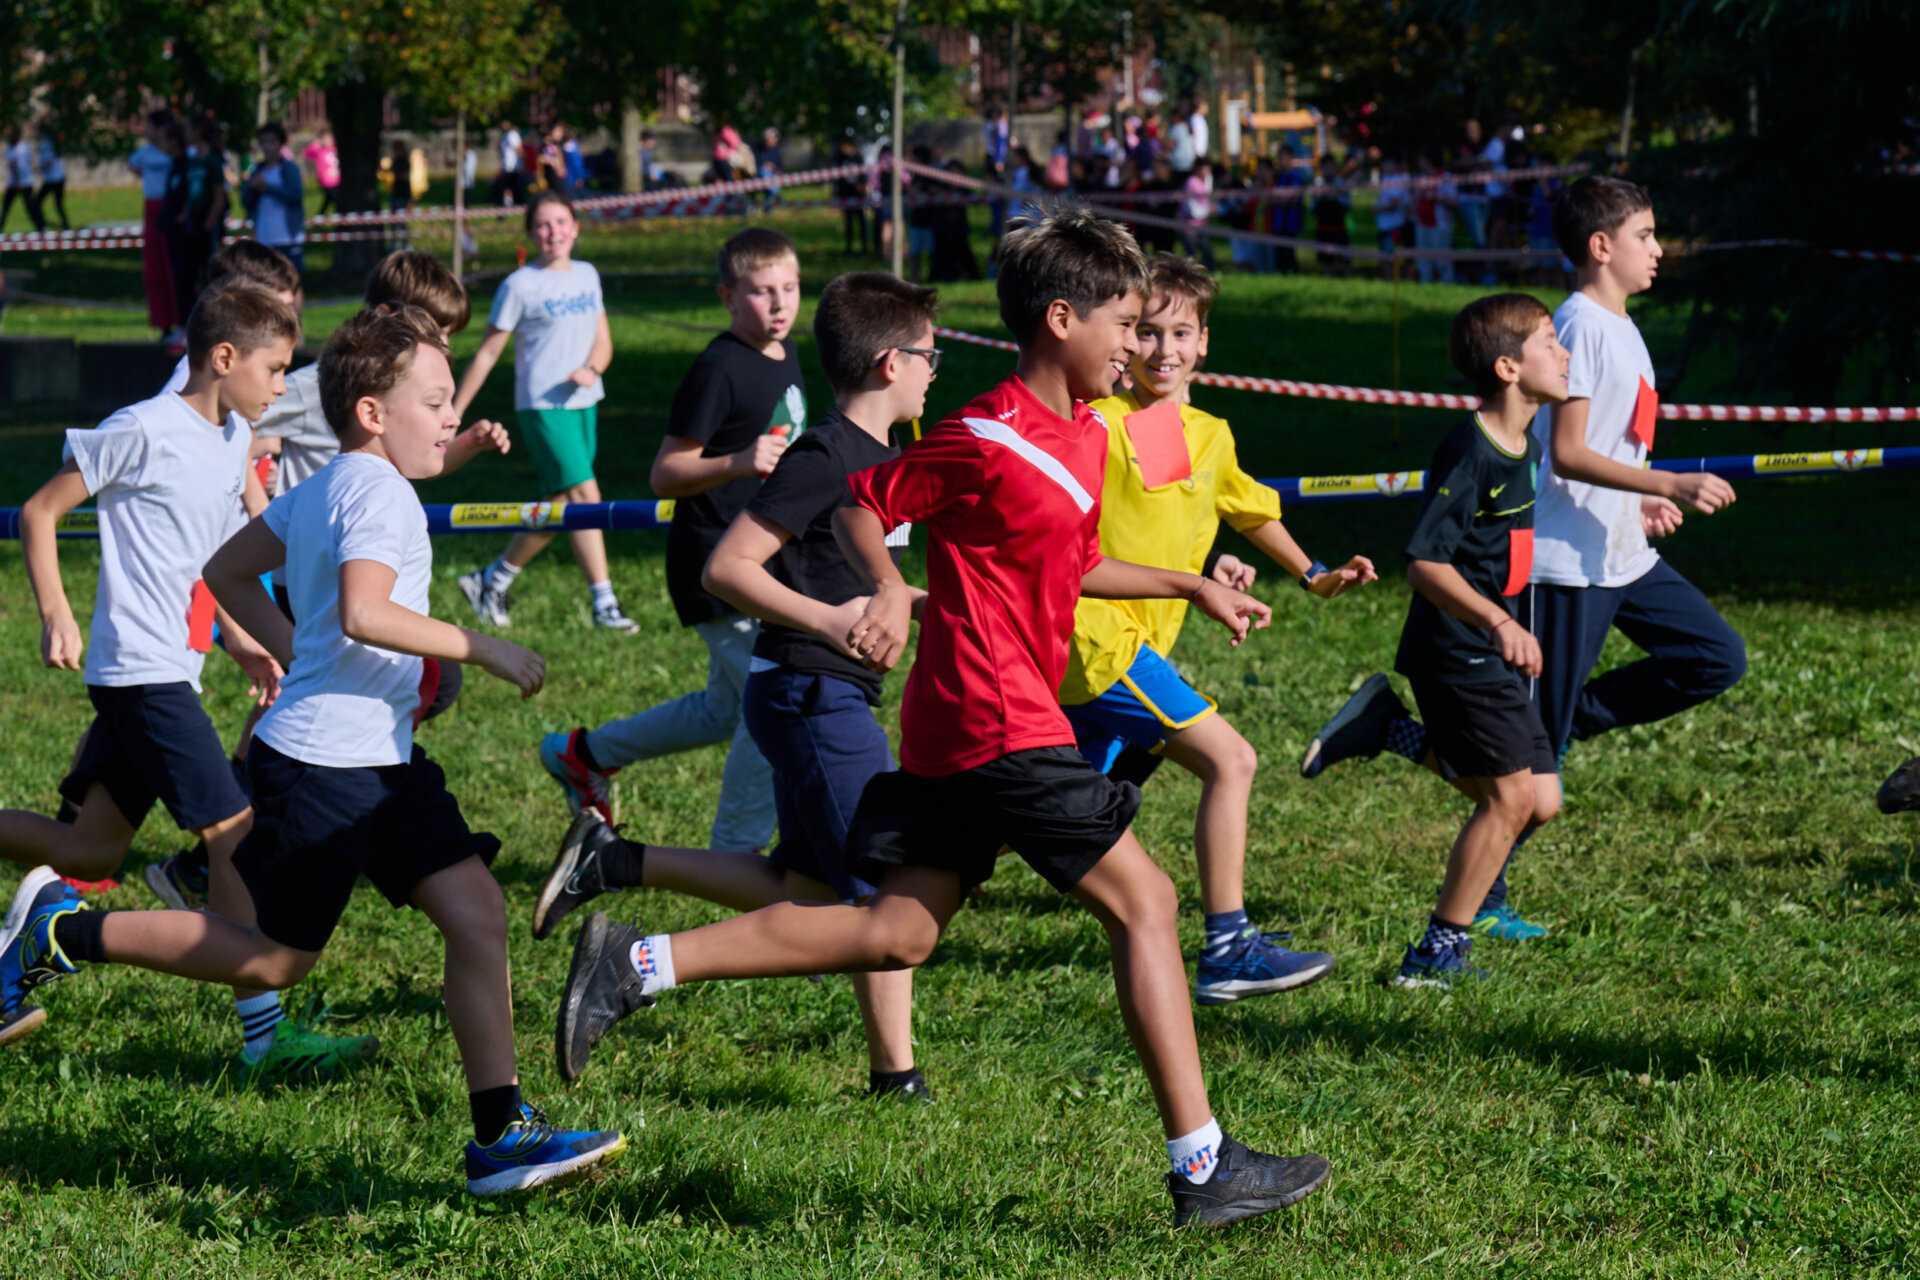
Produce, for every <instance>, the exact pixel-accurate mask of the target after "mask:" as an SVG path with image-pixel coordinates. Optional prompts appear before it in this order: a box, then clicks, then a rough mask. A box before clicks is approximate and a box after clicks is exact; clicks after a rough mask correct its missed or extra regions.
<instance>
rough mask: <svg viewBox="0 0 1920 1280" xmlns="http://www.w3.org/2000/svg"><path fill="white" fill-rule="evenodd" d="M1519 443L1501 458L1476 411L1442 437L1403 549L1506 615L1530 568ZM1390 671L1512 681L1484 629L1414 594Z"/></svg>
mask: <svg viewBox="0 0 1920 1280" xmlns="http://www.w3.org/2000/svg"><path fill="white" fill-rule="evenodd" d="M1526 442H1527V444H1526V449H1525V451H1524V452H1522V453H1517V454H1515V453H1509V452H1507V451H1506V450H1505V449H1503V448H1502V447H1501V446H1500V445H1499V444H1497V443H1495V442H1494V440H1493V438H1492V437H1490V436H1489V435H1488V434H1487V432H1486V429H1485V428H1484V427H1482V426H1481V425H1480V419H1479V415H1478V414H1471V415H1469V416H1468V417H1467V419H1466V421H1464V422H1462V423H1461V424H1460V425H1459V426H1457V427H1455V428H1454V429H1453V430H1452V431H1450V432H1448V433H1447V437H1446V439H1444V440H1442V441H1441V442H1440V447H1439V448H1438V449H1436V450H1434V454H1433V461H1432V463H1431V464H1429V466H1428V468H1427V478H1426V490H1425V492H1426V498H1425V501H1424V503H1423V505H1422V507H1421V509H1420V523H1419V524H1418V525H1416V526H1415V527H1414V530H1413V537H1412V539H1411V540H1409V541H1408V543H1407V559H1409V560H1431V561H1438V562H1439V563H1441V564H1451V565H1452V566H1453V567H1454V568H1455V569H1458V570H1459V571H1460V576H1461V577H1463V578H1465V579H1466V580H1467V585H1468V586H1470V587H1472V588H1473V589H1474V590H1475V591H1477V592H1479V593H1480V594H1481V595H1483V596H1485V597H1486V598H1487V599H1489V600H1491V601H1493V602H1494V603H1495V604H1498V605H1499V606H1500V607H1501V608H1503V609H1505V610H1506V611H1507V614H1508V616H1509V617H1517V616H1518V612H1517V611H1518V608H1519V602H1520V597H1521V594H1522V593H1523V592H1524V591H1526V589H1527V577H1528V575H1529V574H1530V573H1531V572H1532V571H1533V503H1534V481H1535V479H1536V478H1537V477H1538V475H1539V473H1540V442H1539V440H1538V439H1536V438H1535V437H1534V435H1533V433H1532V432H1531V431H1529V432H1528V433H1527V434H1526ZM1394 669H1395V670H1397V671H1399V672H1400V674H1401V675H1404V676H1409V677H1413V676H1418V677H1423V678H1426V679H1431V680H1438V681H1441V682H1442V683H1445V684H1493V683H1496V682H1498V681H1502V680H1512V679H1515V678H1516V674H1515V672H1514V670H1513V668H1512V667H1509V666H1508V665H1507V664H1506V663H1505V662H1504V661H1502V660H1501V658H1500V646H1499V644H1498V643H1497V642H1496V641H1495V640H1494V638H1493V636H1492V634H1491V633H1490V632H1488V631H1487V630H1486V628H1484V627H1480V626H1476V625H1474V624H1473V623H1469V622H1462V621H1460V620H1459V619H1458V618H1455V617H1453V616H1452V615H1451V614H1449V613H1447V612H1445V611H1444V610H1442V609H1440V608H1438V607H1437V606H1436V605H1434V603H1433V602H1432V601H1430V600H1428V599H1427V598H1426V597H1425V596H1422V595H1415V596H1414V598H1413V604H1412V605H1411V606H1409V608H1408V609H1407V625H1406V627H1405V628H1404V629H1403V630H1402V631H1401V633H1400V653H1399V656H1398V657H1397V658H1395V659H1394Z"/></svg>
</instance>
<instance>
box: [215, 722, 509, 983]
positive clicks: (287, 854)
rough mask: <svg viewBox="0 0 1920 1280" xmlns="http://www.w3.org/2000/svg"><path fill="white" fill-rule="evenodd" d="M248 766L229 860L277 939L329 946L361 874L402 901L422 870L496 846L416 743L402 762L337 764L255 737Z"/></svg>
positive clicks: (310, 947) (307, 947)
mask: <svg viewBox="0 0 1920 1280" xmlns="http://www.w3.org/2000/svg"><path fill="white" fill-rule="evenodd" d="M247 768H248V771H249V772H250V773H251V774H252V776H253V796H254V803H253V830H251V831H249V832H248V833H247V838H246V839H245V840H242V841H241V842H240V847H239V848H238V849H236V850H235V851H234V854H233V866H234V870H236V871H238V872H239V873H240V878H241V879H242V880H243V881H245V882H246V886H247V891H248V892H249V893H251V894H252V895H253V909H254V911H255V913H256V914H257V915H258V916H259V919H260V932H262V933H264V934H266V935H267V936H268V937H269V938H272V939H273V940H274V941H275V942H278V943H279V944H281V945H282V946H286V947H293V948H294V949H295V950H298V951H318V950H320V949H321V948H322V947H324V946H326V945H327V939H328V938H330V937H332V936H333V930H334V927H335V926H336V925H338V924H339V923H340V917H341V916H342V915H343V914H344V913H345V912H346V909H347V901H348V899H349V898H351V897H352V896H353V882H354V880H355V879H356V878H358V877H359V876H361V875H365V876H366V877H367V879H369V880H371V881H373V884H374V887H375V888H376V889H378V890H380V892H381V893H382V894H384V895H385V896H386V899H387V901H388V902H391V903H392V904H393V905H394V906H396V907H404V906H407V905H408V900H409V899H410V898H411V897H412V896H413V890H414V887H415V886H416V885H418V884H419V883H420V882H421V881H422V880H425V879H426V878H427V877H428V876H430V875H433V874H434V873H435V872H437V871H444V870H446V869H447V868H448V867H451V866H453V865H455V864H456V863H459V862H464V861H465V860H466V859H468V858H470V857H478V858H481V859H482V860H485V861H488V862H491V861H492V859H493V855H494V854H496V853H498V852H499V851H500V842H499V841H498V840H497V839H495V838H494V837H493V836H492V835H489V834H488V833H486V832H484V831H479V832H476V831H470V830H468V828H467V820H466V819H465V818H463V817H461V816H460V805H459V802H458V801H456V800H455V799H454V798H453V796H452V795H451V794H449V793H448V791H447V775H446V774H444V773H442V772H441V771H440V766H439V765H437V764H435V763H434V762H433V761H431V760H429V759H427V753H426V752H425V751H423V750H421V749H420V745H419V744H418V743H415V744H414V748H413V759H412V760H410V761H408V762H407V763H406V764H391V765H381V766H378V767H370V768H361V769H335V768H328V767H327V766H325V765H317V764H303V763H302V762H300V761H298V760H295V759H293V758H292V757H290V756H287V755H283V754H282V753H281V752H279V751H276V750H274V749H273V748H272V747H271V746H269V745H267V744H266V743H265V742H263V741H261V740H260V739H259V738H255V739H254V740H253V746H252V747H251V748H249V749H248V751H247Z"/></svg>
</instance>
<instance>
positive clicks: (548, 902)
mask: <svg viewBox="0 0 1920 1280" xmlns="http://www.w3.org/2000/svg"><path fill="white" fill-rule="evenodd" d="M588 819H592V820H593V821H594V822H598V821H599V820H600V815H599V814H597V813H595V812H593V810H591V809H582V810H580V811H578V812H577V813H575V814H574V815H573V821H572V822H571V823H569V824H568V825H567V834H565V835H564V836H561V837H560V852H559V854H558V855H557V856H556V857H555V858H554V860H553V869H552V870H551V871H549V872H547V882H546V883H545V884H543V885H541V886H540V897H539V898H538V899H536V900H535V902H534V904H533V936H534V940H535V941H537V942H545V941H546V940H547V939H548V938H550V937H552V936H553V931H554V929H556V928H557V927H559V924H560V922H561V921H562V920H564V919H566V916H565V915H564V914H562V915H557V916H553V917H551V918H550V917H549V916H548V915H547V913H548V912H549V911H551V910H553V903H554V899H556V898H558V897H559V896H560V895H561V894H562V893H563V892H565V891H566V887H567V881H568V880H570V879H572V878H573V873H574V872H575V871H576V870H578V869H579V866H580V846H581V845H583V844H585V843H586V832H587V827H588Z"/></svg>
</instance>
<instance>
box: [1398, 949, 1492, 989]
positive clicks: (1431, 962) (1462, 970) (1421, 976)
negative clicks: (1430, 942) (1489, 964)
mask: <svg viewBox="0 0 1920 1280" xmlns="http://www.w3.org/2000/svg"><path fill="white" fill-rule="evenodd" d="M1471 946H1472V943H1471V941H1469V942H1468V943H1465V944H1463V945H1461V946H1457V947H1440V948H1438V949H1437V950H1435V951H1432V952H1428V953H1423V952H1422V951H1421V950H1420V949H1419V948H1418V947H1416V946H1412V945H1409V946H1408V947H1407V954H1406V956H1405V958H1403V959H1402V960H1401V961H1400V972H1399V973H1397V974H1395V975H1394V978H1393V985H1394V986H1396V987H1405V988H1414V987H1451V986H1453V985H1454V984H1455V983H1458V982H1463V981H1467V980H1469V979H1471V980H1473V981H1476V982H1477V981H1479V980H1480V979H1482V978H1485V977H1486V976H1487V971H1486V970H1485V969H1481V968H1477V967H1475V966H1474V965H1471V964H1468V963H1467V955H1468V951H1469V948H1470V947H1471Z"/></svg>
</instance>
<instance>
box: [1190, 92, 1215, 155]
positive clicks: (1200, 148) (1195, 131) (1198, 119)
mask: <svg viewBox="0 0 1920 1280" xmlns="http://www.w3.org/2000/svg"><path fill="white" fill-rule="evenodd" d="M1187 135H1188V136H1189V137H1190V138H1192V139H1193V158H1194V159H1195V160H1204V159H1206V158H1207V152H1208V150H1209V149H1210V148H1211V147H1212V146H1213V131H1212V130H1211V129H1209V128H1208V127H1207V100H1206V99H1205V98H1203V97H1202V98H1195V99H1194V100H1193V113H1192V114H1191V115H1189V116H1188V117H1187Z"/></svg>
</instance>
